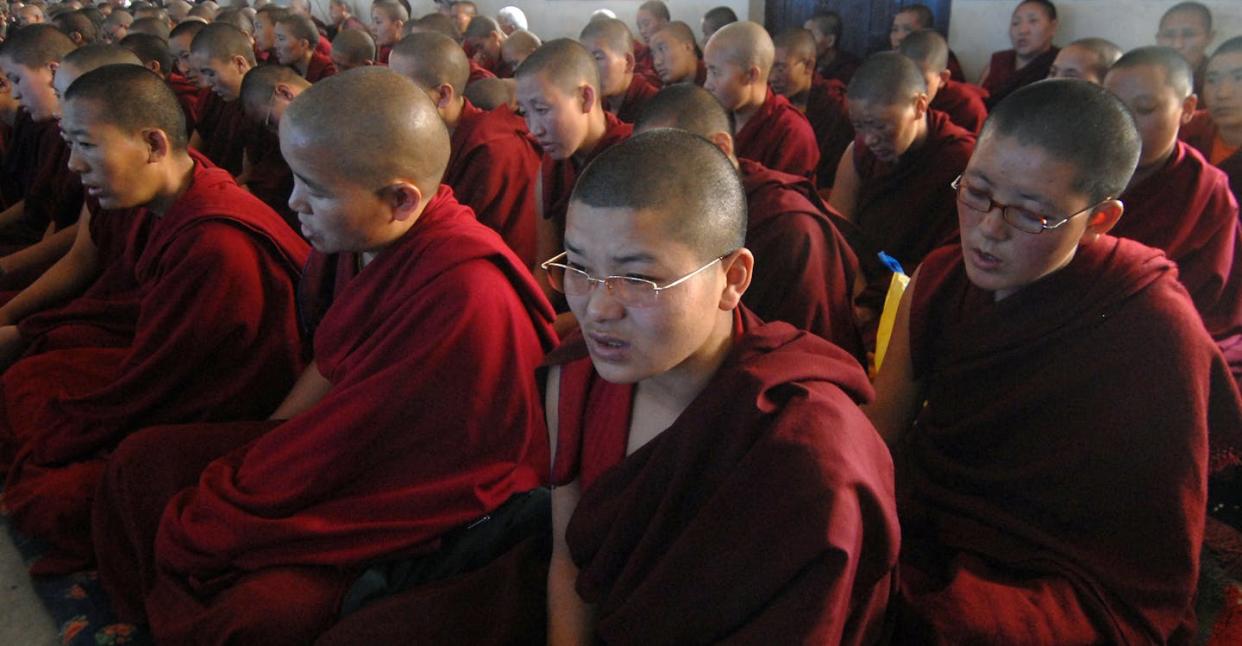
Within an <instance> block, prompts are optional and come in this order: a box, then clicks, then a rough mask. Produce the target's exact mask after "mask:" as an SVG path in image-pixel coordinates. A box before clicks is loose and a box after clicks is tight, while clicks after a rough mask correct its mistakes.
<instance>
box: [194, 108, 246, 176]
mask: <svg viewBox="0 0 1242 646" xmlns="http://www.w3.org/2000/svg"><path fill="white" fill-rule="evenodd" d="M252 126H253V124H251V123H249V122H248V121H247V119H246V112H245V110H244V109H243V108H242V102H241V101H240V100H235V101H225V100H224V99H222V98H220V95H219V94H216V93H215V92H208V93H206V94H205V95H204V97H203V101H202V102H201V103H200V104H199V113H198V124H197V125H196V126H195V129H196V130H197V131H198V134H199V135H200V136H201V137H202V139H203V143H202V150H201V151H200V152H202V153H203V154H204V155H206V156H207V159H210V160H211V163H213V164H215V165H216V166H219V167H220V168H223V169H224V170H226V171H228V172H229V174H230V175H233V176H234V177H236V176H237V175H240V174H241V172H242V157H243V156H244V153H245V149H246V143H247V136H248V135H249V132H250V130H251V129H252Z"/></svg>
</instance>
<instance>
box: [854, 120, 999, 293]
mask: <svg viewBox="0 0 1242 646" xmlns="http://www.w3.org/2000/svg"><path fill="white" fill-rule="evenodd" d="M974 148H975V136H974V134H972V133H970V132H967V131H966V130H964V129H962V128H960V127H958V126H956V125H954V124H953V123H952V122H950V121H949V117H948V115H946V114H944V113H943V112H936V111H935V110H929V111H928V112H927V139H926V141H924V142H923V145H921V146H919V147H918V148H917V149H915V150H907V151H906V152H905V154H903V155H902V156H901V157H900V158H899V159H898V160H897V162H896V163H885V162H881V161H880V160H879V159H876V157H875V155H873V154H872V153H871V150H870V149H868V148H867V146H866V144H865V143H863V140H862V138H858V139H855V140H854V168H855V170H856V171H857V173H858V178H859V186H858V206H857V207H856V208H855V210H854V218H853V220H854V222H855V223H856V224H857V225H858V228H859V230H860V232H861V237H862V240H861V244H862V248H860V249H859V248H856V249H855V251H856V252H858V255H859V258H860V260H862V263H863V267H870V266H871V264H870V263H871V262H872V259H873V258H874V257H875V254H876V252H878V251H883V252H886V253H888V254H889V255H890V256H893V257H894V258H896V259H897V261H898V262H900V263H901V265H902V267H903V268H905V270H906V272H907V273H913V272H914V269H915V267H917V266H918V265H919V263H921V262H922V261H923V257H924V256H926V255H927V254H928V252H930V251H931V250H932V249H934V248H935V247H937V246H939V245H941V244H944V243H945V242H948V241H951V240H952V239H953V238H955V237H956V235H957V198H956V196H955V195H954V194H953V190H952V189H951V188H949V184H950V183H952V182H953V179H954V178H956V177H957V176H958V175H961V174H962V171H964V170H965V169H966V162H968V161H969V160H970V154H971V153H972V152H974Z"/></svg>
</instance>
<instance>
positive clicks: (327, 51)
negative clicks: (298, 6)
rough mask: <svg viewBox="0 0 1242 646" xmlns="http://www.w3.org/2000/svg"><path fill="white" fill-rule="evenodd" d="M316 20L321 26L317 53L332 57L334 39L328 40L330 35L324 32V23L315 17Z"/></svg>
mask: <svg viewBox="0 0 1242 646" xmlns="http://www.w3.org/2000/svg"><path fill="white" fill-rule="evenodd" d="M315 22H316V23H317V24H318V26H319V40H317V41H315V53H316V54H320V55H322V56H323V57H324V58H331V56H332V41H330V40H328V37H327V36H325V35H324V34H323V23H320V22H319V20H318V19H315ZM312 82H313V81H312Z"/></svg>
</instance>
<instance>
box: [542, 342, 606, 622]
mask: <svg viewBox="0 0 1242 646" xmlns="http://www.w3.org/2000/svg"><path fill="white" fill-rule="evenodd" d="M560 383H561V370H560V367H558V366H553V367H552V368H551V369H550V370H548V381H547V395H546V396H545V398H544V403H545V405H544V411H545V415H546V416H547V420H548V440H549V443H550V446H551V447H552V461H553V463H555V462H556V441H557V429H558V422H559V418H558V414H557V405H558V403H559V402H560ZM581 497H582V493H581V491H580V490H579V488H578V482H577V481H576V480H575V481H574V482H571V483H570V484H568V485H565V486H562V487H554V488H553V489H552V560H551V562H550V563H549V564H548V643H549V644H551V645H552V646H573V645H577V644H590V643H591V642H592V639H591V633H592V632H593V624H594V618H595V609H594V608H593V607H592V606H591V605H590V604H588V603H587V602H585V601H583V600H582V597H579V596H578V591H577V590H575V589H574V584H575V583H576V582H577V580H578V566H577V565H574V561H573V558H572V557H570V555H569V545H568V544H567V543H566V542H565V528H566V527H568V526H569V519H570V517H571V516H573V513H574V508H576V507H577V506H578V500H579V499H580V498H581Z"/></svg>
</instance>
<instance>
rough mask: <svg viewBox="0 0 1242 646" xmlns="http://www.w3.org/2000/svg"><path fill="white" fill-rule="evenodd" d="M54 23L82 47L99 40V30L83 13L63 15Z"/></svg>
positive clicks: (54, 19)
mask: <svg viewBox="0 0 1242 646" xmlns="http://www.w3.org/2000/svg"><path fill="white" fill-rule="evenodd" d="M52 23H53V24H55V25H56V26H57V27H59V28H60V30H61V31H63V32H65V34H66V35H68V36H69V37H70V38H72V39H73V40H74V42H76V43H78V44H80V45H89V44H91V43H93V42H95V41H96V40H99V28H98V27H97V26H95V22H94V21H93V20H91V19H90V18H88V17H86V16H85V15H83V14H82V12H81V11H69V12H64V13H61V14H59V15H57V16H56V17H55V18H53V19H52ZM75 35H76V38H74V36H75Z"/></svg>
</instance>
